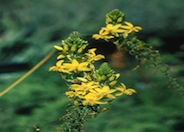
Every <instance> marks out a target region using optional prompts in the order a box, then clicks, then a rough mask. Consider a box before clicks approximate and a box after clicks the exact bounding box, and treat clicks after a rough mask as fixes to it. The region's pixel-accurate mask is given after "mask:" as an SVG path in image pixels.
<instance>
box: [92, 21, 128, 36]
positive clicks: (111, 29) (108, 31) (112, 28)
mask: <svg viewBox="0 0 184 132" xmlns="http://www.w3.org/2000/svg"><path fill="white" fill-rule="evenodd" d="M121 26H122V25H121V24H117V25H113V24H107V26H106V27H102V28H101V30H100V31H99V34H94V35H93V38H95V39H104V40H108V39H111V38H114V36H115V37H119V33H123V32H125V30H123V29H121Z"/></svg>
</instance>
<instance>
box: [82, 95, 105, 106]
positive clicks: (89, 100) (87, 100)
mask: <svg viewBox="0 0 184 132" xmlns="http://www.w3.org/2000/svg"><path fill="white" fill-rule="evenodd" d="M102 98H103V96H99V95H97V94H95V93H88V94H87V95H86V96H85V97H84V100H83V102H82V103H83V105H91V106H94V105H97V104H107V102H106V101H100V100H101V99H102Z"/></svg>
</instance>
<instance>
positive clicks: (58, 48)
mask: <svg viewBox="0 0 184 132" xmlns="http://www.w3.org/2000/svg"><path fill="white" fill-rule="evenodd" d="M54 48H55V49H57V50H60V51H62V50H63V48H62V47H61V46H58V45H54Z"/></svg>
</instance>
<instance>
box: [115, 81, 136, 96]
mask: <svg viewBox="0 0 184 132" xmlns="http://www.w3.org/2000/svg"><path fill="white" fill-rule="evenodd" d="M116 90H117V91H119V93H116V94H115V96H121V95H123V94H126V95H132V94H133V93H136V91H135V90H134V89H131V88H129V89H126V86H125V85H124V84H123V83H121V86H119V87H117V88H116Z"/></svg>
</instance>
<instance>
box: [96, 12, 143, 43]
mask: <svg viewBox="0 0 184 132" xmlns="http://www.w3.org/2000/svg"><path fill="white" fill-rule="evenodd" d="M140 30H142V28H141V27H139V26H134V25H133V24H132V23H130V22H127V21H124V14H123V13H122V12H120V11H119V10H117V9H114V10H112V11H111V12H110V13H108V14H107V15H106V27H102V28H101V30H100V31H99V33H98V34H94V35H93V38H95V39H104V40H106V41H108V40H109V39H113V38H117V37H123V38H127V37H128V35H129V34H131V33H134V32H139V31H140Z"/></svg>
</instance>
